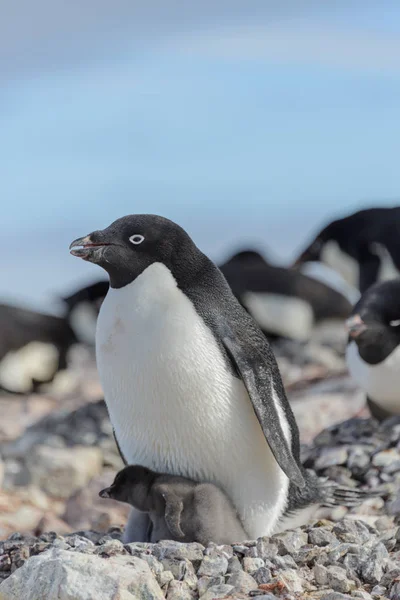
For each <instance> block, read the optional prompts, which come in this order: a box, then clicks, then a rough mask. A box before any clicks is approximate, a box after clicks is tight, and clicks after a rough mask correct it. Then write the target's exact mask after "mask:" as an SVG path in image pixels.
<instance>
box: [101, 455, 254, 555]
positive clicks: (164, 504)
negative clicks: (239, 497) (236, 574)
mask: <svg viewBox="0 0 400 600" xmlns="http://www.w3.org/2000/svg"><path fill="white" fill-rule="evenodd" d="M99 496H100V497H101V498H113V499H114V500H119V501H121V502H127V503H128V504H130V505H131V506H133V507H134V508H136V509H137V510H140V511H142V512H146V513H148V514H149V517H150V520H151V523H152V531H151V534H150V541H151V542H158V541H159V540H162V539H170V540H175V541H180V542H186V543H189V542H199V543H200V544H203V545H204V546H207V544H208V543H209V542H211V541H212V542H214V543H216V544H233V543H235V542H240V541H243V540H245V539H247V538H248V536H247V535H246V533H245V531H244V529H243V527H242V525H241V523H240V521H239V518H238V516H237V514H236V511H235V509H234V507H233V505H232V503H231V502H230V500H229V499H228V497H227V496H226V495H225V494H224V493H223V492H222V491H221V490H220V489H219V488H218V487H217V486H215V485H213V484H211V483H197V482H196V481H193V480H192V479H187V478H186V477H178V476H175V475H167V474H164V473H156V472H154V471H152V470H150V469H147V468H146V467H141V466H139V465H129V466H127V467H125V468H124V469H122V470H121V471H119V473H117V475H116V476H115V479H114V482H113V483H112V485H111V486H110V487H108V488H105V489H104V490H101V492H99Z"/></svg>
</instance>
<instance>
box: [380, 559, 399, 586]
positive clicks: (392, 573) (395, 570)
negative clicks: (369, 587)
mask: <svg viewBox="0 0 400 600" xmlns="http://www.w3.org/2000/svg"><path fill="white" fill-rule="evenodd" d="M386 568H387V571H386V573H385V574H384V576H383V577H382V579H381V581H380V584H381V585H384V586H385V587H390V586H391V585H392V583H393V581H394V580H395V579H398V580H399V581H400V563H399V561H398V562H397V564H396V565H394V566H393V567H392V566H387V567H386Z"/></svg>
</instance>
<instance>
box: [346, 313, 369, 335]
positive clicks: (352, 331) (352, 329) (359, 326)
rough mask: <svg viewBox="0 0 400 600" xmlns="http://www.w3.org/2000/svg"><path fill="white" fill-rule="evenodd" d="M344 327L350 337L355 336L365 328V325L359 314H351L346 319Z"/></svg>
mask: <svg viewBox="0 0 400 600" xmlns="http://www.w3.org/2000/svg"><path fill="white" fill-rule="evenodd" d="M346 329H347V331H348V334H349V336H350V337H352V338H356V337H358V336H359V335H360V334H361V333H363V332H364V331H365V330H366V329H367V326H366V324H365V323H364V321H363V320H362V318H361V317H360V315H353V316H352V317H350V318H349V319H347V321H346Z"/></svg>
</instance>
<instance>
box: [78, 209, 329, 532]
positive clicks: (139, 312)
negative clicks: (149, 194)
mask: <svg viewBox="0 0 400 600" xmlns="http://www.w3.org/2000/svg"><path fill="white" fill-rule="evenodd" d="M70 248H71V253H72V254H74V255H75V256H78V257H81V258H83V259H84V260H88V261H91V262H93V263H95V264H98V265H99V266H101V267H103V268H104V269H105V270H106V271H107V272H108V274H109V276H110V283H111V286H110V289H109V291H108V293H107V296H106V298H105V300H104V302H103V304H102V307H101V310H100V315H99V319H98V325H97V334H96V354H97V364H98V369H99V374H100V379H101V383H102V386H103V390H104V393H105V400H106V403H107V406H108V410H109V413H110V418H111V422H112V424H113V427H114V430H115V433H116V438H117V440H118V443H119V447H120V449H121V452H122V454H123V456H124V458H125V460H126V461H127V462H129V463H140V464H142V465H144V466H146V467H148V468H150V469H154V470H157V471H160V472H166V473H170V474H173V475H181V476H184V477H189V478H191V479H195V480H198V481H209V482H211V483H215V484H216V485H219V486H220V487H221V488H222V489H223V491H224V492H225V493H226V494H227V495H228V497H229V498H230V499H231V500H232V502H233V504H234V506H235V508H236V509H237V511H238V514H239V518H240V519H241V521H242V523H243V526H244V528H245V530H246V531H247V532H248V534H249V535H250V536H251V537H252V538H256V537H258V536H262V535H269V534H271V533H273V532H274V531H276V530H279V527H280V526H282V525H280V521H281V519H282V517H283V516H284V515H285V513H286V517H287V518H286V519H285V525H284V526H285V527H290V524H291V522H290V515H289V514H287V509H288V507H290V509H291V511H294V510H296V513H297V514H296V519H297V522H298V520H299V518H300V515H299V512H300V511H301V510H302V509H303V508H304V506H308V507H309V505H310V504H313V500H315V501H316V502H318V501H319V497H318V498H310V490H311V489H313V488H310V489H307V487H306V481H307V479H308V478H307V474H306V472H305V469H304V468H303V467H302V465H301V462H300V447H299V432H298V428H297V425H296V422H295V419H294V417H293V413H292V411H291V408H290V405H289V403H288V401H287V398H286V395H285V391H284V388H283V385H282V380H281V377H280V373H279V369H278V366H277V363H276V360H275V358H274V356H273V353H272V351H271V349H270V347H269V344H268V342H267V340H266V338H265V336H264V335H263V334H262V332H261V330H260V329H259V327H258V325H257V324H256V322H255V321H254V319H253V318H252V317H251V316H250V315H249V314H248V313H247V312H246V311H245V310H244V309H243V307H242V306H241V305H240V304H239V303H238V302H237V300H236V299H235V297H234V295H233V294H232V291H231V289H230V288H229V285H228V284H227V282H226V280H225V278H224V277H223V275H222V273H221V272H220V270H219V269H218V268H217V267H216V266H215V265H214V264H213V263H212V262H211V261H210V260H209V259H208V258H207V257H206V256H205V255H204V254H203V253H202V252H201V251H200V250H199V249H198V248H197V247H196V246H195V244H194V243H193V241H192V240H191V238H190V237H189V236H188V234H187V233H186V232H185V231H184V230H183V229H182V228H181V227H179V226H178V225H176V224H175V223H173V222H171V221H169V220H167V219H164V218H162V217H158V216H154V215H131V216H128V217H124V218H122V219H118V220H117V221H115V222H114V223H112V224H111V225H110V226H109V227H107V228H106V229H104V230H101V231H95V232H93V233H91V234H90V235H88V236H86V237H83V238H79V239H76V240H75V241H74V242H72V244H71V246H70ZM294 488H299V489H298V490H296V491H295V492H294ZM301 490H304V496H302V491H301ZM300 497H301V498H303V499H304V502H299V498H300ZM296 498H297V501H294V500H295V499H296ZM297 509H298V510H297ZM307 516H309V513H308V515H307ZM148 527H149V520H148V517H147V516H146V515H143V514H142V513H139V512H137V511H136V512H135V511H133V513H132V514H131V518H130V521H129V523H128V526H127V529H126V530H125V534H124V539H125V540H127V541H132V540H146V539H147V532H148Z"/></svg>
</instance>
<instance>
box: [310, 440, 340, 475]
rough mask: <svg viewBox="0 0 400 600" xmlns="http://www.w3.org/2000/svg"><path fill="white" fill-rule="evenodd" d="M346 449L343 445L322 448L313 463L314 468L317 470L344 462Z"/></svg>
mask: <svg viewBox="0 0 400 600" xmlns="http://www.w3.org/2000/svg"><path fill="white" fill-rule="evenodd" d="M347 457H348V450H347V448H346V447H345V446H338V447H334V448H322V450H321V453H320V455H319V456H318V458H317V460H316V461H315V463H314V468H315V469H316V470H317V471H319V470H321V469H326V468H327V467H331V466H334V465H344V464H346V461H347Z"/></svg>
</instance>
